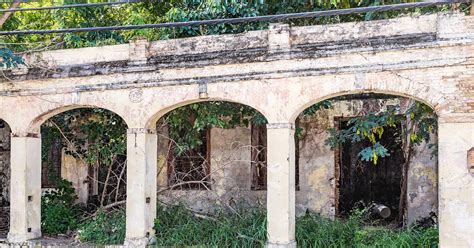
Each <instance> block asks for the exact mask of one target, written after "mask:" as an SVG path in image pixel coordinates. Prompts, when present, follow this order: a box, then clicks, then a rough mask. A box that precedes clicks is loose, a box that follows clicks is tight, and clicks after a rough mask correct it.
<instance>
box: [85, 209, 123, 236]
mask: <svg viewBox="0 0 474 248" xmlns="http://www.w3.org/2000/svg"><path fill="white" fill-rule="evenodd" d="M77 233H78V237H79V240H80V241H82V242H91V243H93V244H97V245H119V244H123V242H124V240H125V210H123V209H118V210H113V211H109V212H105V211H101V210H99V212H98V213H97V214H96V215H95V216H94V217H92V218H88V219H86V220H84V221H83V222H82V223H81V224H80V225H79V229H78V231H77Z"/></svg>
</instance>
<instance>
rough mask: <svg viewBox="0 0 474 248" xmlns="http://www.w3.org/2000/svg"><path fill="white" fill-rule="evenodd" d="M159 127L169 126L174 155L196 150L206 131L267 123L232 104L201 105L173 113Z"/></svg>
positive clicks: (238, 105)
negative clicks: (211, 128)
mask: <svg viewBox="0 0 474 248" xmlns="http://www.w3.org/2000/svg"><path fill="white" fill-rule="evenodd" d="M162 123H163V124H166V125H168V127H169V134H170V138H171V139H172V140H173V141H174V142H176V148H177V150H176V151H175V153H176V154H182V153H183V152H185V151H188V150H190V149H195V148H196V147H198V146H200V145H201V144H202V140H201V138H200V137H202V132H205V131H206V130H207V128H210V127H217V128H226V129H227V128H234V127H236V126H245V127H248V126H249V125H250V124H251V123H252V124H257V125H258V124H266V123H267V120H266V119H265V117H264V116H263V115H262V114H260V113H259V112H258V111H256V110H255V109H253V108H251V107H249V106H246V105H242V104H237V103H232V102H223V101H216V102H200V103H193V104H190V105H186V106H183V107H180V108H177V109H174V110H172V111H170V112H169V113H167V114H166V115H165V116H164V117H163V119H162Z"/></svg>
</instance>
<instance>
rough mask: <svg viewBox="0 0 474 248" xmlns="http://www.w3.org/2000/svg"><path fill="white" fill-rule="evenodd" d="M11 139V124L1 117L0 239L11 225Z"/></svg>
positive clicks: (3, 237)
mask: <svg viewBox="0 0 474 248" xmlns="http://www.w3.org/2000/svg"><path fill="white" fill-rule="evenodd" d="M10 140H11V129H10V126H8V124H7V123H6V122H5V121H3V120H1V119H0V240H4V239H6V238H7V234H8V231H9V227H10V178H11V173H10Z"/></svg>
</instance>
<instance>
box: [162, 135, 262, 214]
mask: <svg viewBox="0 0 474 248" xmlns="http://www.w3.org/2000/svg"><path fill="white" fill-rule="evenodd" d="M159 137H162V139H161V140H162V141H159V142H158V143H159V145H158V157H159V162H158V165H159V168H162V169H159V170H158V191H159V194H158V199H159V200H162V201H164V202H166V203H170V204H176V203H177V202H183V203H185V204H187V205H188V206H189V207H191V208H192V209H194V210H196V211H200V212H206V213H208V212H213V211H214V210H216V209H217V208H221V207H223V208H226V207H228V206H230V207H232V208H235V207H236V205H239V204H245V205H250V206H256V207H258V206H259V207H263V206H264V204H265V193H266V192H265V191H252V190H251V180H252V174H251V165H250V164H251V156H250V155H251V143H250V129H249V128H243V127H237V128H234V129H220V128H212V129H211V134H210V137H211V146H210V149H211V150H210V158H211V165H210V168H211V169H210V171H211V189H210V190H163V189H166V188H167V174H166V163H165V162H164V161H165V160H166V156H167V153H168V146H167V145H166V143H168V142H169V138H168V135H167V134H166V128H162V129H161V132H160V134H159ZM163 143H165V144H163Z"/></svg>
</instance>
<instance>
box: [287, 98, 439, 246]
mask: <svg viewBox="0 0 474 248" xmlns="http://www.w3.org/2000/svg"><path fill="white" fill-rule="evenodd" d="M295 124H296V132H295V133H296V135H295V152H296V154H295V158H296V159H295V166H296V171H297V175H296V177H297V180H296V181H297V184H298V185H297V191H296V214H297V216H300V217H299V219H298V220H297V232H296V233H297V241H298V243H299V244H300V245H303V246H304V245H305V244H309V243H311V242H313V241H312V240H308V239H306V240H301V242H300V240H298V233H300V234H301V233H305V230H304V228H305V227H307V225H309V224H308V223H309V222H311V221H313V220H314V219H315V218H313V217H314V216H316V215H321V216H323V219H324V218H329V219H336V222H338V221H340V220H339V219H343V220H344V221H352V220H354V219H357V218H358V220H359V221H360V223H358V224H361V226H362V229H361V231H363V232H364V233H369V234H370V232H371V231H370V230H371V229H370V228H371V227H373V226H377V228H378V227H379V226H383V228H388V230H389V231H392V230H394V229H393V228H390V227H400V226H405V227H406V226H412V225H417V226H435V225H436V221H437V218H436V216H437V210H438V188H437V185H438V182H437V178H438V177H437V175H438V174H437V173H438V172H437V170H438V169H437V168H438V165H437V116H436V114H435V113H434V111H433V110H432V109H431V108H430V107H429V106H427V105H426V104H424V103H421V102H419V101H416V100H414V99H410V98H406V97H399V96H394V95H385V94H375V93H362V94H352V95H342V96H336V97H333V98H330V99H326V100H323V101H320V102H317V103H314V104H313V105H310V107H308V108H306V109H305V110H304V111H302V112H301V113H299V114H298V115H297V118H296V121H295ZM355 217H357V218H355ZM318 218H319V217H318ZM316 219H317V218H316ZM336 225H337V224H336ZM369 227H370V228H369ZM364 228H366V229H364ZM306 231H307V230H306ZM397 231H400V229H397ZM315 236H317V235H315ZM341 239H344V238H339V240H338V239H336V240H338V242H344V240H341ZM345 241H347V240H345ZM308 242H309V243H308ZM314 242H316V241H314ZM324 242H326V243H324ZM324 242H323V243H320V244H321V245H329V246H330V245H331V244H333V243H331V242H332V241H330V239H329V240H326V241H324ZM367 242H369V241H367ZM370 242H371V241H370ZM374 242H376V241H374ZM367 244H368V245H370V244H369V243H367ZM372 245H373V244H372Z"/></svg>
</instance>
